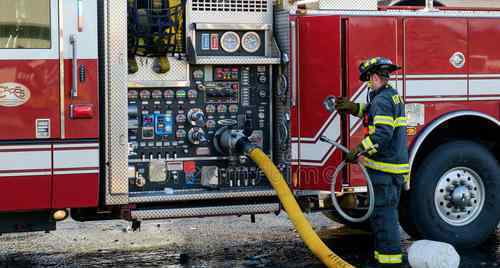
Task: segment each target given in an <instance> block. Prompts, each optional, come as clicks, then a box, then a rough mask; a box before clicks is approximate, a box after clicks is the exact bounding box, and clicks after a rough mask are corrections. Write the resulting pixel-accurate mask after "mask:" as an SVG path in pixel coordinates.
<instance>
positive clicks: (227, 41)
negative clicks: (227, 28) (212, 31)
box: [220, 32, 241, 53]
mask: <svg viewBox="0 0 500 268" xmlns="http://www.w3.org/2000/svg"><path fill="white" fill-rule="evenodd" d="M240 43H241V40H240V36H239V35H238V34H237V33H235V32H225V33H224V34H223V35H222V37H221V39H220V45H221V47H222V49H224V51H226V52H228V53H233V52H236V50H238V49H239V48H240Z"/></svg>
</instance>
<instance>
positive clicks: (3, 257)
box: [0, 213, 500, 268]
mask: <svg viewBox="0 0 500 268" xmlns="http://www.w3.org/2000/svg"><path fill="white" fill-rule="evenodd" d="M308 218H309V219H310V221H311V222H312V224H313V225H314V227H315V229H316V231H317V232H318V233H319V234H320V236H321V237H322V239H323V240H324V241H325V242H326V244H327V245H328V246H329V247H330V248H331V249H332V250H333V251H334V252H336V253H338V254H339V255H340V256H341V257H343V258H344V259H346V260H347V261H349V262H350V263H352V264H353V265H355V266H357V267H365V265H366V264H367V262H368V260H369V259H370V256H371V252H372V251H373V249H372V243H371V241H372V238H371V236H370V234H369V233H367V232H363V231H358V230H352V229H349V228H346V227H343V226H342V225H340V224H337V223H334V222H332V221H330V220H329V219H327V218H325V217H324V216H323V215H321V214H310V215H308ZM403 238H404V239H403V240H402V244H403V245H404V247H405V248H407V247H408V246H409V245H410V244H411V243H412V241H411V240H410V239H408V237H407V236H406V235H405V234H403ZM499 241H500V232H497V234H495V235H493V236H492V237H491V239H490V240H489V241H488V242H487V243H486V244H484V245H483V246H481V247H479V248H477V249H474V250H467V251H462V252H460V255H461V266H460V267H471V268H472V267H497V266H500V253H499V252H498V250H499ZM7 267H9V268H10V267H169V268H177V267H197V268H198V267H322V265H321V263H320V262H319V261H318V260H317V259H316V258H315V257H314V256H313V255H312V254H311V253H310V252H309V250H308V249H307V248H306V247H305V245H304V244H303V242H302V241H301V239H300V237H299V236H298V234H297V233H296V232H295V230H294V228H293V226H292V225H291V223H290V222H289V221H288V218H287V217H286V214H284V213H283V214H281V215H279V216H275V215H257V218H256V223H251V222H250V217H249V216H242V217H217V218H201V219H178V220H165V221H153V222H144V223H143V224H142V226H141V230H140V231H137V232H132V231H131V230H130V224H129V223H128V222H125V221H101V222H90V223H78V222H75V221H71V220H67V221H64V222H62V223H60V224H59V225H58V230H57V231H54V232H51V233H48V234H46V233H24V234H6V235H2V236H0V268H7Z"/></svg>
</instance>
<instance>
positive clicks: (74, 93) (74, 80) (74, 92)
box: [69, 34, 78, 98]
mask: <svg viewBox="0 0 500 268" xmlns="http://www.w3.org/2000/svg"><path fill="white" fill-rule="evenodd" d="M69 42H70V44H71V45H72V46H73V59H72V61H71V62H72V72H71V97H73V98H75V97H78V50H77V49H78V48H77V47H78V46H77V44H78V42H77V38H76V35H75V34H72V35H70V36H69Z"/></svg>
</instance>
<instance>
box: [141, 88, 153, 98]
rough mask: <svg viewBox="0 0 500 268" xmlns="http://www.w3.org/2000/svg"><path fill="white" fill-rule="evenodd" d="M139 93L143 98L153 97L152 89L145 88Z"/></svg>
mask: <svg viewBox="0 0 500 268" xmlns="http://www.w3.org/2000/svg"><path fill="white" fill-rule="evenodd" d="M139 95H140V96H141V99H149V98H151V91H149V90H146V89H144V90H141V92H140V93H139Z"/></svg>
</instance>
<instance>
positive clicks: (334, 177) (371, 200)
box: [320, 137, 375, 222]
mask: <svg viewBox="0 0 500 268" xmlns="http://www.w3.org/2000/svg"><path fill="white" fill-rule="evenodd" d="M320 140H321V141H323V142H327V143H330V144H331V145H333V146H335V147H337V148H339V149H340V150H342V151H343V152H344V153H349V149H348V148H347V147H345V146H344V145H342V144H340V143H338V142H334V141H332V140H330V139H329V138H327V137H321V138H320ZM346 166H347V162H346V161H342V162H340V164H339V165H338V166H337V169H335V172H334V173H333V175H332V182H331V184H330V187H331V188H330V192H331V198H332V203H333V206H334V207H335V210H336V211H337V212H338V213H339V214H340V216H342V217H343V218H344V219H346V220H348V221H350V222H364V221H366V220H368V218H370V216H371V215H372V213H373V210H374V209H375V191H374V190H373V184H372V181H371V179H370V175H368V172H367V171H366V168H365V167H364V166H363V165H359V168H360V169H361V172H362V173H363V175H364V176H365V179H366V184H367V187H368V198H369V204H368V210H367V211H366V213H365V214H364V215H363V216H361V217H358V218H354V217H352V216H350V215H349V214H347V213H345V212H344V210H343V209H342V208H341V207H340V205H339V202H338V201H337V197H336V196H335V186H336V185H337V178H338V176H339V174H340V172H341V171H342V170H343V169H344V168H345V167H346Z"/></svg>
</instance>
